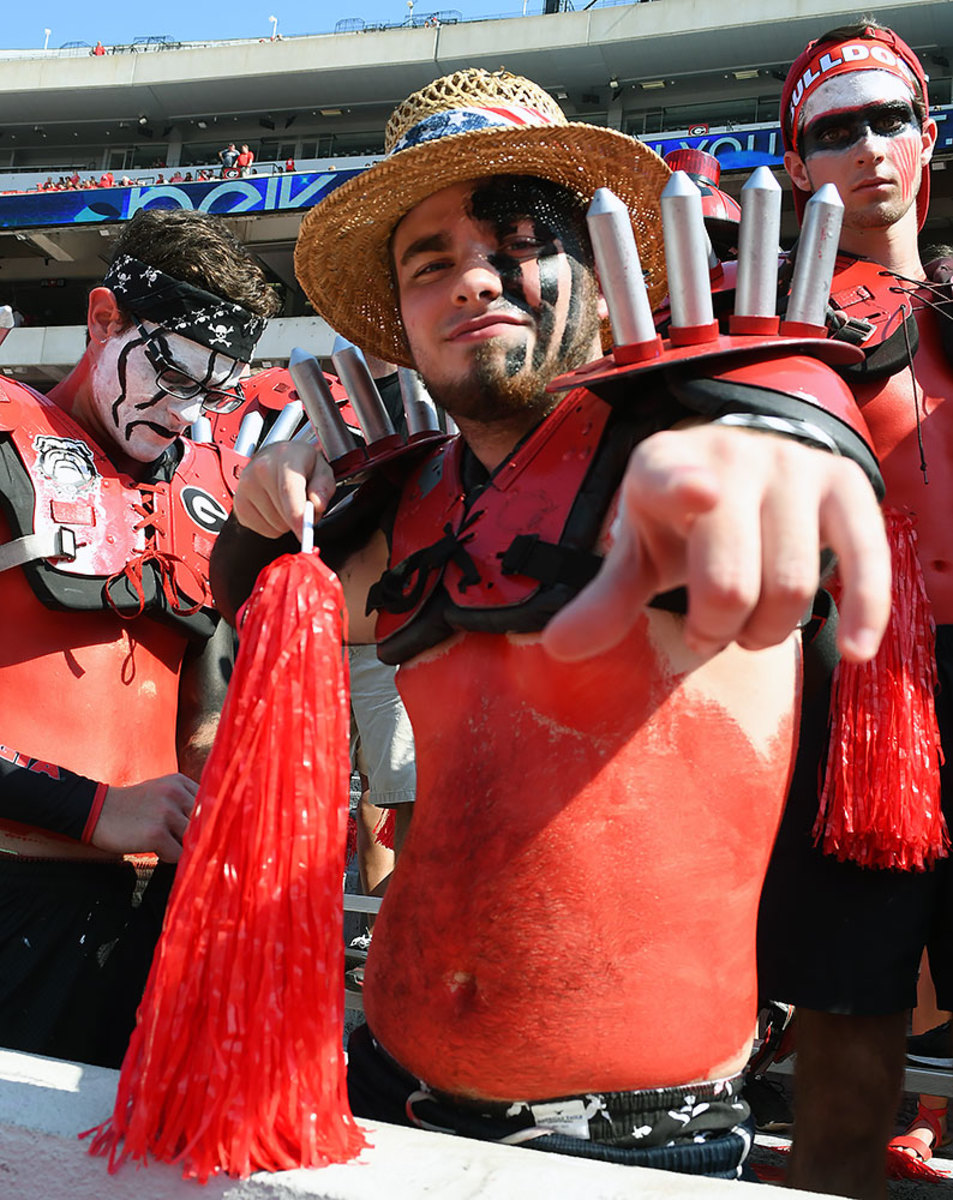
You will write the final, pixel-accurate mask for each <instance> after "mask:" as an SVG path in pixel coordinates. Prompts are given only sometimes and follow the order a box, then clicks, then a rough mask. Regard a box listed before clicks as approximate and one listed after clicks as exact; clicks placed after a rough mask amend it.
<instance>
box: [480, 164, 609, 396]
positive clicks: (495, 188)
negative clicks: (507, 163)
mask: <svg viewBox="0 0 953 1200" xmlns="http://www.w3.org/2000/svg"><path fill="white" fill-rule="evenodd" d="M470 215H471V216H472V217H473V219H474V220H477V221H482V222H486V223H488V224H490V225H491V226H492V227H493V228H494V230H495V233H496V237H497V240H498V241H500V242H501V243H503V244H505V243H506V239H507V238H510V237H513V236H515V235H517V234H518V233H519V229H520V226H523V225H526V224H528V225H529V229H530V234H531V236H532V238H533V240H534V241H535V243H536V247H537V248H536V251H535V253H534V254H533V255H532V262H533V263H534V265H535V268H536V271H537V273H538V282H539V304H538V306H534V305H532V304H530V302H529V300H528V299H527V296H526V283H525V276H524V268H525V267H526V263H527V261H528V259H527V258H519V257H517V256H516V255H514V254H512V253H509V252H507V251H506V250H501V251H498V252H497V253H496V254H493V255H491V256H490V263H491V265H492V266H493V267H494V268H495V269H496V270H497V271H498V272H499V275H500V281H501V284H502V288H503V297H502V298H503V299H504V301H505V302H506V303H508V304H510V305H512V306H513V307H515V308H518V309H520V310H521V311H523V312H526V313H530V314H531V315H532V316H533V318H534V323H535V327H536V338H535V345H534V349H533V355H532V363H531V365H532V368H533V370H534V371H538V370H539V369H540V368H541V367H542V365H543V364H544V363H545V361H546V359H547V358H548V357H549V356H550V354H551V351H552V341H553V336H554V333H555V327H556V305H557V302H558V300H559V297H560V286H559V273H560V256H561V255H563V254H564V255H565V256H566V259H567V260H568V262H569V265H570V280H571V289H572V293H571V294H570V296H569V297H567V301H568V314H569V322H568V324H567V327H566V329H565V330H564V332H563V336H562V339H561V341H560V351H561V352H563V351H566V350H568V349H569V348H570V347H571V346H572V345H573V344H574V342H575V340H576V339H577V337H578V334H579V321H580V317H581V305H580V303H579V298H578V296H576V295H575V293H576V292H577V291H578V289H579V285H580V283H582V282H583V279H584V276H585V274H586V272H587V270H588V271H589V272H591V270H592V254H591V250H590V248H589V243H588V239H587V237H586V236H585V234H584V230H585V217H584V214H583V213H582V209H581V205H580V203H579V201H578V200H577V198H576V197H575V196H574V195H573V194H572V193H571V192H570V191H569V190H568V189H567V188H564V187H562V186H561V185H559V184H555V183H551V182H549V181H548V180H542V179H537V178H535V177H531V176H522V175H503V176H496V177H494V178H493V179H492V180H491V181H490V183H488V184H486V185H484V186H482V187H478V188H476V189H475V190H474V192H473V195H472V196H471V198H470ZM590 290H591V289H590ZM525 363H526V353H525V349H522V348H518V349H514V350H511V351H509V352H508V353H507V355H506V371H507V374H509V375H510V376H513V375H516V374H518V373H519V372H520V371H521V370H522V369H523V368H524V366H525ZM574 365H578V364H574Z"/></svg>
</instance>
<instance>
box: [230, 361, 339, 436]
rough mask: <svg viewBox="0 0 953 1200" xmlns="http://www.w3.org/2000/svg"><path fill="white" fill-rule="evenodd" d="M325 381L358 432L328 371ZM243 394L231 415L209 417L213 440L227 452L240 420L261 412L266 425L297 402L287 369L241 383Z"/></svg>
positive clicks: (268, 370) (268, 371)
mask: <svg viewBox="0 0 953 1200" xmlns="http://www.w3.org/2000/svg"><path fill="white" fill-rule="evenodd" d="M324 378H325V380H326V381H327V385H328V388H329V390H330V392H331V395H332V396H333V397H334V399H335V401H336V402H337V405H338V408H339V409H340V410H341V416H342V417H343V418H344V421H345V424H347V425H348V426H349V427H350V428H351V429H353V430H357V429H359V425H358V422H357V416H356V415H355V413H354V410H353V409H352V408H351V405H350V403H349V402H348V398H347V392H345V390H344V388H343V387H341V384H340V381H339V380H338V379H337V377H336V376H334V375H329V374H328V373H327V371H325V372H324ZM242 391H243V392H244V393H245V403H244V404H242V405H241V407H240V408H237V409H236V410H235V411H234V412H230V413H217V414H215V415H213V416H212V418H211V424H212V440H213V441H215V442H217V443H218V445H220V446H227V447H228V449H229V450H231V449H233V448H234V446H235V439H236V438H237V437H238V431H239V429H240V428H241V424H242V421H243V420H244V419H245V417H246V416H247V415H248V414H249V413H250V412H260V413H261V414H262V416H263V417H265V418H266V423H267V421H268V420H269V419H270V418H273V417H275V416H277V415H278V413H280V412H281V410H282V409H283V408H284V407H285V405H286V404H290V403H291V402H292V401H293V400H297V399H298V392H297V390H296V388H295V385H294V380H293V379H292V378H291V372H290V371H289V370H288V369H287V368H286V367H268V368H266V369H265V370H264V371H258V372H257V373H256V374H254V375H252V376H251V377H250V378H249V379H245V380H243V381H242Z"/></svg>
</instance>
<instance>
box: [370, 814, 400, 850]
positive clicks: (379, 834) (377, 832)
mask: <svg viewBox="0 0 953 1200" xmlns="http://www.w3.org/2000/svg"><path fill="white" fill-rule="evenodd" d="M396 832H397V809H396V808H389V809H387V811H386V812H385V813H384V815H383V816H382V817H381V819H380V820H379V821H378V822H377V825H376V826H375V828H374V841H375V842H378V843H379V844H380V845H381V846H383V847H384V849H385V850H393V849H394V836H395V834H396Z"/></svg>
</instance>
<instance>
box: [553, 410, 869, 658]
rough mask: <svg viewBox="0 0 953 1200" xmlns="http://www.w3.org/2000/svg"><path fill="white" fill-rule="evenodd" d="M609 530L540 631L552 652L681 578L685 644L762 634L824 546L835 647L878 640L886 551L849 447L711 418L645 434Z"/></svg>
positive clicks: (804, 588)
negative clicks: (588, 573)
mask: <svg viewBox="0 0 953 1200" xmlns="http://www.w3.org/2000/svg"><path fill="white" fill-rule="evenodd" d="M611 532H612V545H611V547H610V549H609V552H608V554H607V556H606V559H605V562H604V564H603V566H602V568H601V570H600V571H599V574H598V575H597V576H596V578H595V579H594V580H593V581H592V583H590V584H589V586H588V587H586V588H585V589H584V590H583V591H582V592H581V593H580V594H579V595H578V596H577V597H576V599H575V600H574V601H573V602H572V603H571V604H569V605H567V606H566V607H565V608H564V609H563V610H562V611H561V612H559V613H558V614H557V615H556V616H555V617H554V618H553V619H552V621H551V622H550V623H549V625H548V626H547V628H546V630H545V633H544V635H543V642H544V645H545V646H546V648H547V650H548V651H549V652H550V653H551V654H552V655H553V657H555V658H558V659H563V660H566V661H571V660H574V659H580V658H586V657H589V656H590V655H593V654H598V653H600V652H601V651H604V650H608V649H610V648H611V647H612V646H614V645H615V644H616V643H617V642H619V641H620V640H621V639H622V638H623V637H624V636H625V634H626V633H627V632H628V630H629V629H630V628H631V626H632V624H633V623H634V621H635V620H636V618H637V617H638V615H639V613H640V612H641V611H642V609H643V606H644V605H645V604H646V603H647V602H648V601H649V600H650V599H651V598H652V597H653V596H655V595H657V594H658V593H660V592H666V591H669V590H670V589H671V588H675V587H680V586H683V585H684V586H685V587H686V588H687V589H688V614H687V618H686V625H685V638H686V641H687V642H688V644H689V646H690V647H691V648H692V649H694V650H696V651H698V652H699V653H714V652H715V651H717V650H719V649H721V648H722V647H723V646H726V645H728V643H730V642H738V643H739V645H741V646H743V647H745V648H746V649H750V650H759V649H763V648H764V647H766V646H772V645H775V644H777V643H779V642H781V641H783V640H784V639H785V638H786V637H788V635H789V634H790V633H791V631H792V630H793V629H794V628H795V627H796V626H797V624H798V622H799V621H800V619H801V617H802V616H803V614H804V612H805V610H806V609H807V607H808V605H809V604H810V603H811V601H812V599H813V596H814V593H815V591H816V590H817V585H818V581H819V563H820V552H821V550H822V549H823V548H829V549H831V550H833V551H834V553H835V554H836V555H837V557H838V560H839V566H840V576H841V580H842V583H843V593H842V598H841V600H840V604H839V607H840V624H839V630H838V645H839V647H840V650H841V653H842V654H843V655H844V657H845V658H846V659H849V660H851V661H853V662H863V661H865V660H866V659H869V658H872V657H873V655H874V654H875V653H876V651H877V647H878V646H879V644H880V639H881V637H882V635H883V631H884V628H885V626H886V623H887V617H888V615H889V612H890V552H889V549H888V546H887V541H886V537H885V534H884V526H883V519H882V517H881V514H880V508H879V506H878V504H877V500H876V497H875V496H874V493H873V489H872V488H871V486H870V483H869V482H868V480H867V478H866V477H865V475H864V474H863V472H862V471H861V469H860V468H859V467H858V466H857V465H856V464H855V463H853V462H850V461H849V460H848V459H845V458H838V457H836V456H835V455H831V454H827V453H825V452H823V451H820V450H813V449H810V448H809V447H806V446H803V445H801V444H799V443H798V442H795V441H789V440H786V439H784V438H779V437H775V436H771V435H768V434H762V433H752V432H747V431H743V430H738V429H728V428H724V427H721V426H716V425H699V426H694V427H692V428H690V429H679V430H670V431H667V432H665V433H658V434H655V435H654V436H652V437H650V438H647V439H646V440H645V441H644V442H642V443H641V444H640V445H639V446H637V447H636V449H635V450H634V451H633V453H632V457H631V458H630V460H629V465H628V467H627V469H626V474H625V477H624V479H623V482H622V487H621V489H620V495H619V511H618V517H617V519H616V521H615V522H614V524H613V527H612V531H611Z"/></svg>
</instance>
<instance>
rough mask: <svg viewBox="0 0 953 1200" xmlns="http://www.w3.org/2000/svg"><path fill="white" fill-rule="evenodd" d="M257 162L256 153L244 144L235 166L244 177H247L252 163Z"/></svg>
mask: <svg viewBox="0 0 953 1200" xmlns="http://www.w3.org/2000/svg"><path fill="white" fill-rule="evenodd" d="M254 161H255V155H254V153H253V152H252V151H251V150H249V149H248V143H247V142H242V149H241V153H240V154H239V156H238V158H237V159H236V160H235V165H236V166H237V167H238V169H239V171H240V172H241V173H242V175H247V174H248V172H249V169H250V167H251V165H252V163H253V162H254Z"/></svg>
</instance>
